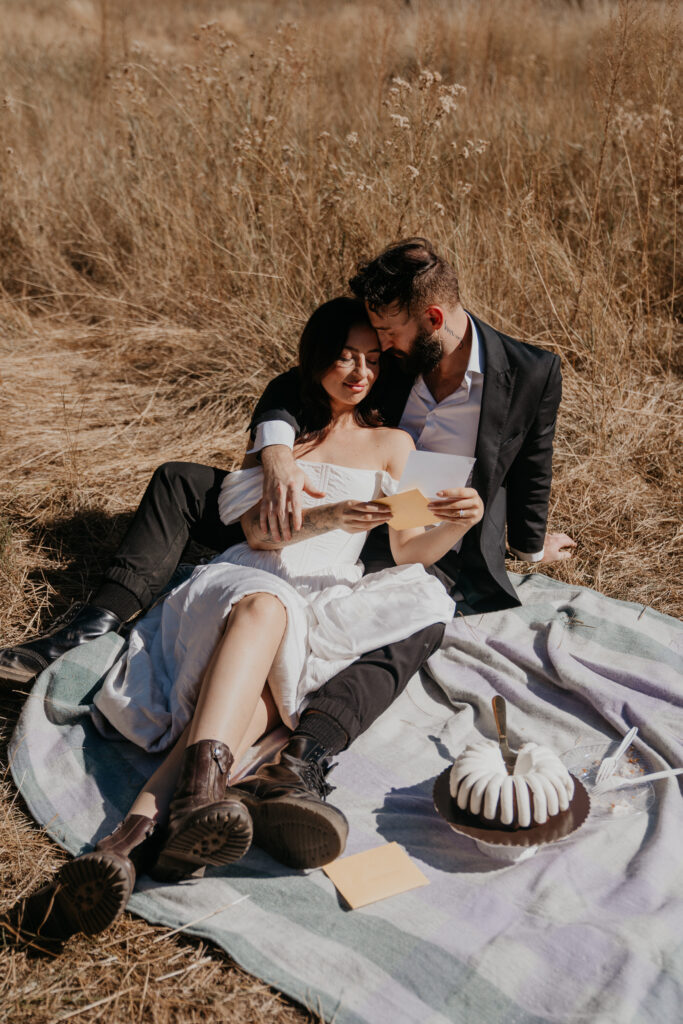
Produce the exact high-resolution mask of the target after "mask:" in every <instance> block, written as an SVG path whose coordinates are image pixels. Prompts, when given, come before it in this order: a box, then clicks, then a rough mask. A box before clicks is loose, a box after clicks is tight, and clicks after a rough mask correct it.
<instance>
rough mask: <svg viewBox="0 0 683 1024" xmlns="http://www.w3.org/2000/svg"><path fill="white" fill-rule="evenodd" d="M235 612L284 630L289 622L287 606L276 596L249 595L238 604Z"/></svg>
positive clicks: (265, 594)
mask: <svg viewBox="0 0 683 1024" xmlns="http://www.w3.org/2000/svg"><path fill="white" fill-rule="evenodd" d="M233 612H237V614H238V615H244V616H250V617H254V618H257V619H258V620H259V621H260V622H263V623H266V622H267V623H269V624H272V625H273V626H279V627H280V628H283V629H284V626H285V625H286V622H287V613H286V611H285V606H284V605H283V603H282V601H281V600H280V598H279V597H276V596H275V594H267V593H258V594H247V596H246V597H243V598H241V600H240V601H238V602H236V604H235V606H234V608H233Z"/></svg>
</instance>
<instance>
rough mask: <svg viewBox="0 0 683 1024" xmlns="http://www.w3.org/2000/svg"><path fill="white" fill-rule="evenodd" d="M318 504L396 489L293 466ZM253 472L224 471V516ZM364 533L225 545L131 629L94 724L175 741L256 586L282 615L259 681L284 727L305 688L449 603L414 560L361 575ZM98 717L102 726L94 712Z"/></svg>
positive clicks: (248, 499)
mask: <svg viewBox="0 0 683 1024" xmlns="http://www.w3.org/2000/svg"><path fill="white" fill-rule="evenodd" d="M300 465H301V468H302V469H304V470H305V472H306V475H307V476H308V477H309V479H310V480H311V482H312V483H313V485H314V486H315V487H317V488H319V489H320V490H321V491H324V492H325V497H324V498H322V499H314V498H310V496H308V495H304V504H305V506H306V507H308V508H311V507H313V506H315V505H320V504H327V503H330V502H336V501H343V500H345V499H349V498H352V499H355V500H358V501H370V500H372V499H373V498H377V497H379V496H380V495H381V494H391V493H394V492H395V490H396V481H395V480H393V479H392V478H391V477H390V476H389V475H388V474H386V473H382V472H377V471H375V470H369V469H367V470H366V469H348V468H347V467H345V466H336V465H333V464H331V463H314V462H304V461H301V462H300ZM262 483H263V474H262V470H261V469H260V468H256V469H243V470H238V471H237V472H234V473H230V474H229V475H228V476H227V477H226V479H225V482H224V484H223V487H222V489H221V493H220V496H219V511H220V516H221V519H222V520H223V522H224V523H226V524H227V523H232V522H235V521H236V520H237V519H239V518H240V516H241V515H243V513H244V512H246V511H247V510H248V509H250V508H251V507H252V506H253V505H255V504H256V502H257V501H258V500H259V498H260V496H261V493H262ZM366 537H367V534H366V533H346V532H345V531H344V530H331V531H329V532H327V533H324V534H320V535H319V536H316V537H311V538H308V539H306V540H301V541H299V542H298V543H295V544H290V545H289V546H287V547H285V548H283V549H282V550H281V551H254V550H252V548H250V547H249V545H248V544H236V545H234V546H233V547H231V548H228V550H227V551H224V552H223V554H221V555H218V556H217V557H216V558H214V559H213V561H212V562H209V563H208V564H207V565H200V566H197V568H196V569H195V570H194V572H193V573H192V576H191V577H190V579H188V580H187V581H186V582H185V583H182V584H180V586H177V587H176V588H175V589H174V590H172V591H171V592H170V593H169V594H168V596H167V597H166V598H165V599H164V600H163V601H162V602H160V603H159V604H157V605H156V606H155V607H154V608H152V609H151V610H150V611H149V612H148V613H147V615H146V616H145V617H144V618H143V619H141V620H140V622H138V623H137V624H136V626H135V627H134V628H133V630H132V632H131V634H130V638H129V642H128V646H127V648H126V649H125V651H124V652H123V654H122V656H121V658H120V659H119V660H118V661H117V662H116V664H115V665H114V666H113V667H112V668H111V669H110V671H109V672H108V674H107V676H106V678H105V681H104V683H103V685H102V687H101V689H100V690H99V692H98V693H97V695H96V697H95V705H96V711H95V716H94V717H95V723H96V724H97V725H98V726H99V728H100V729H101V730H102V731H103V732H105V733H110V729H109V728H108V726H107V723H109V725H110V726H113V727H114V728H115V729H116V730H117V731H118V732H119V733H121V734H122V735H123V736H125V737H126V738H127V739H129V740H131V741H132V742H133V743H136V744H138V745H139V746H141V747H143V748H144V749H145V750H149V751H152V752H155V751H161V750H165V749H166V748H168V747H170V746H171V744H173V743H174V742H175V740H176V739H177V738H178V736H179V735H180V733H181V732H182V731H183V729H184V728H185V726H186V725H187V724H188V722H189V721H190V719H191V717H192V714H193V712H194V708H195V704H196V701H197V696H198V693H199V687H200V685H201V681H202V676H203V673H204V670H205V669H206V666H207V664H208V662H209V659H210V658H211V655H212V653H213V651H214V648H215V647H216V644H217V642H218V640H219V639H220V637H221V635H222V633H223V630H224V628H225V622H226V619H227V617H228V615H229V614H230V611H231V609H232V607H233V605H234V604H235V603H236V602H237V601H240V600H241V599H242V598H243V597H246V596H247V595H249V594H255V593H267V594H274V595H275V596H276V597H278V598H279V599H280V601H281V602H282V604H283V605H284V607H285V609H286V611H287V626H286V630H285V635H284V637H283V639H282V642H281V644H280V647H279V649H278V652H277V655H276V658H275V662H274V664H273V667H272V670H271V672H270V675H269V677H268V681H269V684H270V688H271V690H272V693H273V697H274V699H275V702H276V704H277V707H278V710H279V712H280V715H281V717H282V721H283V722H284V724H285V725H286V726H288V727H289V728H294V727H295V726H296V724H297V722H298V718H299V715H300V713H301V711H302V710H303V709H304V708H305V706H306V703H307V700H308V698H309V696H310V694H312V693H313V692H314V691H315V690H317V689H319V687H320V686H321V685H322V684H323V683H324V682H326V680H328V679H331V678H332V676H333V675H335V674H336V673H337V672H339V671H340V670H341V669H343V668H345V667H346V666H347V665H350V664H351V663H352V662H353V661H355V660H356V658H357V657H358V656H359V655H360V654H363V653H364V652H365V651H372V650H374V649H375V648H377V647H381V646H383V645H385V644H389V643H393V642H395V641H397V640H403V639H405V638H406V637H408V636H410V635H411V634H412V633H415V632H417V630H419V629H423V628H424V627H425V626H428V625H430V624H431V623H435V622H448V621H449V620H450V619H451V618H452V617H453V614H454V611H455V605H454V603H453V601H452V600H451V598H450V597H449V595H448V594H447V592H446V590H445V589H444V587H443V586H442V585H441V583H440V582H439V581H438V580H437V579H436V578H435V577H434V576H430V575H429V574H428V573H427V572H426V571H425V569H424V568H423V567H422V566H421V565H415V564H410V565H402V566H395V567H392V568H389V569H384V570H382V571H381V572H377V573H371V574H369V575H368V576H365V577H364V576H363V566H362V563H361V562H360V561H359V555H360V552H361V549H362V547H363V544H364V542H365V539H366ZM100 716H102V718H103V719H105V720H106V722H104V721H102V720H101V719H100Z"/></svg>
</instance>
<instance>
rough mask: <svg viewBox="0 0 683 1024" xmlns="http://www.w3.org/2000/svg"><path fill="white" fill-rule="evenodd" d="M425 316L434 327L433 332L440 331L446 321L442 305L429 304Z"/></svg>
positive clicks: (432, 327)
mask: <svg viewBox="0 0 683 1024" xmlns="http://www.w3.org/2000/svg"><path fill="white" fill-rule="evenodd" d="M424 315H425V318H426V319H427V322H428V324H429V326H430V327H431V329H432V333H433V334H434V333H436V331H440V330H441V328H442V327H443V325H444V323H445V322H446V314H445V313H444V311H443V309H442V308H441V306H427V308H426V309H425V311H424Z"/></svg>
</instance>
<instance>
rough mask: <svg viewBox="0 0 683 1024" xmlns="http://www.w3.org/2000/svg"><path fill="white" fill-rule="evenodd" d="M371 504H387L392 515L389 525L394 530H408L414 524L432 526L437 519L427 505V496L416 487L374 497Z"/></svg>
mask: <svg viewBox="0 0 683 1024" xmlns="http://www.w3.org/2000/svg"><path fill="white" fill-rule="evenodd" d="M373 504H375V505H388V506H389V508H390V509H391V511H392V512H393V515H392V517H391V519H390V520H389V525H390V526H392V527H393V528H394V530H410V529H412V528H413V527H415V526H433V525H434V524H435V523H438V522H439V520H438V519H437V518H436V516H435V515H433V514H432V513H431V512H430V511H429V508H428V507H427V506H428V501H427V498H425V496H424V494H423V493H422V491H419V490H418V489H417V488H416V487H415V488H414V489H413V490H412V491H402V492H401V493H400V494H392V495H391V496H390V497H389V498H375V500H374V502H373Z"/></svg>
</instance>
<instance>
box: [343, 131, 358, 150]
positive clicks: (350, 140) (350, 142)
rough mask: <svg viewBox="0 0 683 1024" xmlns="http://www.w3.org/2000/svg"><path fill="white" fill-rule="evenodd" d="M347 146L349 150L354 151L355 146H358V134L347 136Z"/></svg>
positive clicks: (350, 133) (351, 133)
mask: <svg viewBox="0 0 683 1024" xmlns="http://www.w3.org/2000/svg"><path fill="white" fill-rule="evenodd" d="M346 145H347V146H348V147H349V149H353V147H354V146H357V145H358V132H349V134H348V135H347V136H346Z"/></svg>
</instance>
